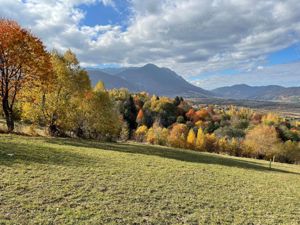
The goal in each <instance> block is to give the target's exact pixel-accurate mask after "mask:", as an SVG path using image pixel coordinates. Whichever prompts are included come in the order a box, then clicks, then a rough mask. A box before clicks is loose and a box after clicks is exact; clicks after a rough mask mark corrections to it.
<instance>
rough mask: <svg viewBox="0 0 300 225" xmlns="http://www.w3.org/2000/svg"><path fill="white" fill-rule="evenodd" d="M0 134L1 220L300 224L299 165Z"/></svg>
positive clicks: (122, 144) (55, 222) (134, 145)
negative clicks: (271, 166) (271, 165)
mask: <svg viewBox="0 0 300 225" xmlns="http://www.w3.org/2000/svg"><path fill="white" fill-rule="evenodd" d="M268 166H269V163H268V162H267V161H263V160H255V159H245V158H237V157H231V156H225V155H217V154H213V153H202V152H195V151H190V150H181V149H175V148H169V147H160V146H152V145H146V144H136V143H101V142H96V141H87V140H80V139H66V138H44V137H38V138H34V137H27V136H17V135H9V134H0V224H155V225H156V224H264V225H266V224H299V223H300V217H299V215H300V192H299V190H300V166H299V165H291V164H283V163H274V164H273V168H272V169H269V168H268Z"/></svg>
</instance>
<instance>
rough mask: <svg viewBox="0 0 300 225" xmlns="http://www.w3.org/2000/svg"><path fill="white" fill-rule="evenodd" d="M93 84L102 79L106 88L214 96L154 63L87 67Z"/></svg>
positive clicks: (188, 95)
mask: <svg viewBox="0 0 300 225" xmlns="http://www.w3.org/2000/svg"><path fill="white" fill-rule="evenodd" d="M87 71H88V73H89V76H90V79H91V81H92V84H93V85H95V84H96V83H97V82H98V81H99V80H102V81H103V82H104V84H105V86H106V88H107V89H112V88H121V87H123V88H127V89H128V90H130V91H132V92H137V91H146V92H148V93H150V94H156V95H164V96H170V97H174V96H177V95H178V96H183V97H214V96H215V94H214V93H212V92H210V91H206V90H204V89H202V88H200V87H197V86H194V85H192V84H190V83H189V82H187V81H186V80H185V79H183V78H182V77H181V76H179V75H177V74H176V73H175V72H174V71H172V70H170V69H168V68H160V67H157V66H156V65H154V64H147V65H145V66H143V67H129V68H117V69H88V70H87Z"/></svg>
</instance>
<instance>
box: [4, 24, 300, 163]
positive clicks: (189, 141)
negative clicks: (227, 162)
mask: <svg viewBox="0 0 300 225" xmlns="http://www.w3.org/2000/svg"><path fill="white" fill-rule="evenodd" d="M0 32H1V33H2V34H3V35H0V93H1V100H2V101H1V105H2V107H1V112H0V113H1V115H2V117H3V118H4V120H5V121H6V124H7V130H5V132H8V133H12V132H13V131H14V128H15V123H16V122H19V121H22V122H24V123H26V124H28V126H29V127H30V131H29V133H28V134H30V135H33V136H34V135H36V132H35V128H36V127H37V126H41V127H44V128H45V129H46V130H47V134H48V135H49V136H54V137H73V138H83V139H95V140H99V141H111V142H116V141H128V140H134V141H137V142H145V143H149V144H155V145H163V146H171V147H177V148H184V149H191V150H195V151H202V152H203V151H207V152H214V153H220V154H228V155H233V156H241V157H249V158H257V159H266V160H272V161H278V162H287V163H299V162H300V122H299V120H292V119H288V118H284V117H280V116H279V115H277V114H275V113H272V112H269V113H261V112H259V111H254V110H252V109H249V108H244V107H235V106H218V105H206V106H202V107H198V106H197V105H194V104H193V102H191V101H189V100H185V99H183V98H182V97H180V96H178V97H176V98H174V99H172V98H168V97H164V96H155V95H151V94H148V93H145V92H141V93H130V92H129V91H128V90H126V89H113V90H106V89H105V84H104V83H103V82H101V81H100V82H98V84H97V85H96V86H95V87H92V85H91V82H90V80H89V76H88V74H87V72H86V70H85V69H84V68H82V67H81V66H80V62H79V61H78V59H77V57H76V55H75V54H74V53H73V52H72V51H71V50H67V51H65V52H64V53H61V52H58V51H56V50H52V51H51V52H48V51H47V50H46V49H45V47H44V45H43V43H42V42H41V40H40V39H39V38H38V37H36V36H34V35H33V34H31V33H30V31H28V30H26V29H23V28H21V27H20V26H19V25H18V24H17V23H16V22H14V21H10V20H5V19H1V20H0Z"/></svg>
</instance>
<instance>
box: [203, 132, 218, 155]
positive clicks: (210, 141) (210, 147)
mask: <svg viewBox="0 0 300 225" xmlns="http://www.w3.org/2000/svg"><path fill="white" fill-rule="evenodd" d="M217 143H218V142H217V137H216V135H215V134H206V135H205V149H206V151H208V152H215V151H216V150H217ZM216 152H217V151H216Z"/></svg>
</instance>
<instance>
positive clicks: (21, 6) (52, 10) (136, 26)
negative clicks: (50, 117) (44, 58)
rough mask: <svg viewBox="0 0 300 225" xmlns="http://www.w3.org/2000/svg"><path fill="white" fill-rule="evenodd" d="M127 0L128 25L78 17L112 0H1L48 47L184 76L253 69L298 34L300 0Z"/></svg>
mask: <svg viewBox="0 0 300 225" xmlns="http://www.w3.org/2000/svg"><path fill="white" fill-rule="evenodd" d="M124 1H125V0H124ZM127 1H129V3H130V12H131V13H130V18H129V21H127V24H128V27H127V29H125V30H124V29H121V27H120V26H119V25H107V26H100V25H97V26H93V27H90V26H84V25H82V24H81V23H80V22H81V21H82V19H83V18H84V16H85V12H83V11H81V10H80V9H78V6H79V5H80V4H100V2H101V3H102V4H104V5H106V6H112V7H117V5H116V4H115V3H114V1H112V0H101V1H100V0H26V1H25V2H26V3H22V1H12V0H0V5H1V8H0V15H1V16H4V17H9V18H13V19H16V20H17V21H18V22H19V23H21V24H22V25H23V26H25V27H28V28H30V29H31V30H32V31H33V32H34V33H36V34H37V35H38V36H40V37H41V38H42V40H43V41H44V42H45V44H46V45H47V46H48V48H49V49H51V48H57V49H59V50H65V49H68V48H71V49H73V50H74V51H75V52H76V53H77V54H78V56H79V59H80V60H81V61H82V63H83V64H84V65H96V64H105V63H117V64H123V65H141V64H145V63H148V62H152V63H156V64H158V65H160V66H166V67H170V68H172V69H174V70H176V71H177V72H179V73H180V74H182V75H185V76H190V75H198V74H199V73H201V72H205V71H217V70H221V69H225V68H229V67H230V68H232V67H235V68H239V69H241V70H245V71H247V70H248V71H251V70H253V69H255V68H257V66H259V65H262V64H263V63H264V60H265V59H266V55H267V54H269V53H271V52H274V51H277V50H279V49H282V48H284V47H287V46H290V45H291V44H293V43H295V42H298V41H299V40H300V39H299V38H300V14H299V12H300V1H299V0H285V1H283V0H268V1H261V0H185V1H182V0H127ZM100 16H101V15H100Z"/></svg>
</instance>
